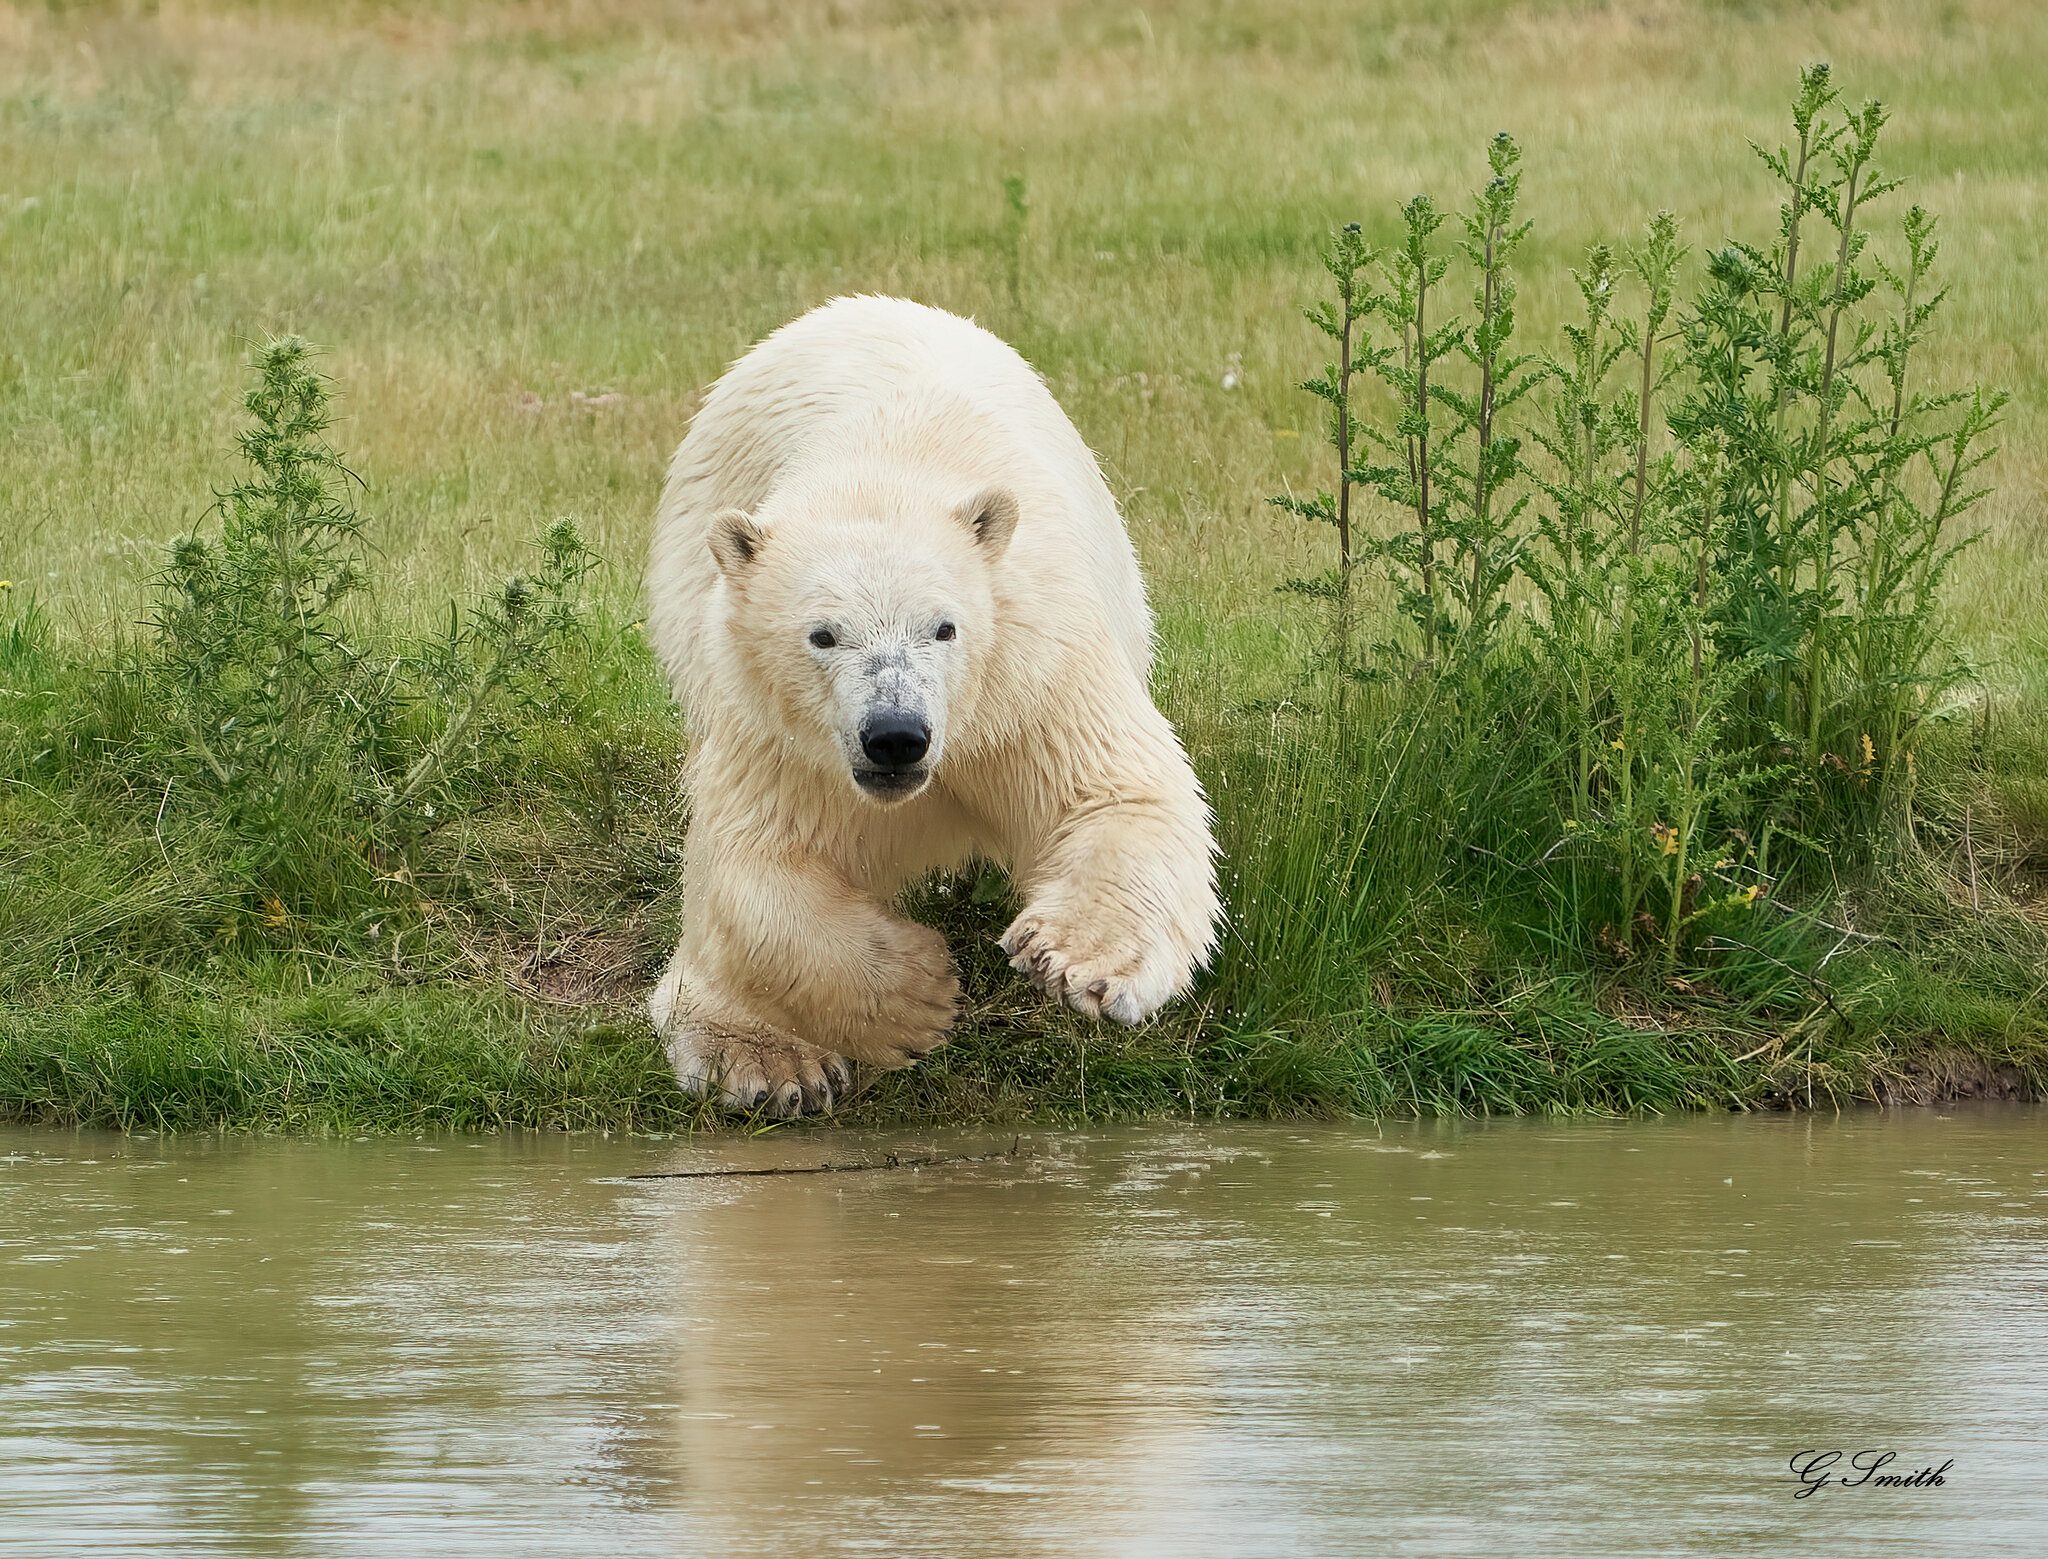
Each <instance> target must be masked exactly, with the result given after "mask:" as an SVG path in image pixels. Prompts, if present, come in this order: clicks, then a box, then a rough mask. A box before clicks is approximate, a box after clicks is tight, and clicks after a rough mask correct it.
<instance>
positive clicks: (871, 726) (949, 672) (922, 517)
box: [710, 488, 1017, 805]
mask: <svg viewBox="0 0 2048 1559" xmlns="http://www.w3.org/2000/svg"><path fill="white" fill-rule="evenodd" d="M892 497H893V495H892ZM1016 526H1017V500H1016V498H1015V497H1014V496H1013V495H1012V494H1011V493H1010V492H1008V491H1007V490H1005V489H1003V488H988V489H985V490H983V491H981V492H978V493H975V494H974V495H972V496H971V497H968V498H965V499H954V500H951V501H948V500H946V499H939V500H936V501H933V500H931V499H929V498H928V497H927V498H926V499H925V500H924V501H917V500H915V499H911V500H907V501H906V500H897V501H889V502H886V503H878V502H876V501H875V497H874V495H873V494H872V493H868V494H865V495H858V494H854V493H851V492H843V493H840V494H831V495H821V494H819V493H817V492H809V493H804V494H800V495H796V494H791V495H771V496H770V497H769V498H768V499H767V500H766V501H764V502H763V504H762V506H761V508H760V509H758V510H757V511H756V512H755V513H753V514H751V515H748V514H744V513H742V512H740V511H738V510H731V511H728V512H726V513H724V514H722V515H720V516H719V517H718V518H717V519H716V520H714V521H713V522H712V525H711V530H710V543H711V552H712V556H713V557H714V558H716V559H717V561H718V569H719V573H720V574H721V575H722V576H723V578H724V582H725V587H726V591H727V596H728V610H727V612H726V614H725V628H726V631H727V632H728V633H729V634H730V635H731V637H732V647H733V649H734V650H735V651H736V652H737V655H738V658H739V661H740V663H741V664H742V665H743V666H745V667H746V668H747V670H748V673H749V675H750V676H751V677H752V678H755V679H758V680H759V682H760V683H761V684H763V685H764V691H766V692H767V693H768V694H769V695H770V697H771V698H772V699H773V701H774V704H775V706H776V707H777V709H778V711H779V713H780V716H781V718H782V719H783V720H784V722H785V724H786V726H787V727H788V729H789V731H790V734H791V735H793V736H795V737H796V738H797V739H798V740H799V741H803V742H806V743H814V744H815V751H816V754H817V756H819V757H820V758H823V759H825V760H826V761H828V762H832V763H835V764H844V766H845V771H846V773H847V775H848V776H849V777H850V779H851V780H852V783H853V784H854V785H855V786H856V787H857V788H858V789H859V791H860V793H861V794H862V795H863V796H865V797H867V798H868V799H869V800H871V801H875V802H878V803H882V804H885V805H886V804H890V803H894V802H899V801H905V800H908V799H909V798H910V797H912V796H915V795H916V794H917V793H918V792H919V791H921V790H923V789H924V788H925V786H926V785H927V784H929V783H930V782H931V777H932V775H933V773H934V772H935V771H936V770H937V769H938V767H939V764H940V763H941V762H942V760H943V758H944V756H945V750H946V733H947V730H948V727H949V725H951V726H955V727H957V726H958V724H959V723H960V722H961V721H963V720H964V719H966V717H967V715H968V714H969V712H970V711H971V709H972V707H973V704H974V695H975V691H976V687H977V684H978V679H979V678H978V674H979V672H980V670H981V669H982V668H983V667H984V666H985V665H986V664H987V662H988V658H989V655H990V651H991V649H992V647H993V636H994V630H995V608H994V593H993V589H992V585H991V570H992V568H993V566H994V564H995V563H996V560H997V559H998V558H1000V557H1001V556H1002V553H1003V549H1004V548H1005V547H1006V546H1007V545H1008V544H1009V540H1010V536H1011V534H1012V532H1014V531H1015V529H1016Z"/></svg>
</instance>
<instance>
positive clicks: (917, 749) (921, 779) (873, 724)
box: [853, 709, 932, 801]
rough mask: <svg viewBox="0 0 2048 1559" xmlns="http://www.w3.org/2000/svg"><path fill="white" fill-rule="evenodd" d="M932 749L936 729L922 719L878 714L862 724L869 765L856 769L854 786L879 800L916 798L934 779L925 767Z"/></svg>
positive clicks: (895, 713)
mask: <svg viewBox="0 0 2048 1559" xmlns="http://www.w3.org/2000/svg"><path fill="white" fill-rule="evenodd" d="M931 746H932V728H931V726H930V725H929V724H927V723H926V722H925V719H924V717H923V716H922V715H918V714H914V713H912V712H911V711H910V710H907V709H878V710H875V711H873V712H872V713H870V714H869V715H868V717H867V718H866V719H865V720H863V721H862V722H861V726H860V750H861V755H862V757H863V758H864V759H865V760H866V761H865V762H856V763H855V764H854V765H853V782H854V783H855V784H856V785H858V786H860V788H861V789H862V790H863V791H865V792H866V793H867V794H868V795H870V796H873V797H875V798H876V799H878V800H888V801H901V800H903V799H905V798H906V797H909V796H913V795H915V794H916V793H917V792H918V791H920V790H922V789H924V786H925V782H926V781H927V780H928V779H930V778H931V770H930V769H929V768H928V767H926V764H925V756H926V754H927V753H929V752H930V751H931Z"/></svg>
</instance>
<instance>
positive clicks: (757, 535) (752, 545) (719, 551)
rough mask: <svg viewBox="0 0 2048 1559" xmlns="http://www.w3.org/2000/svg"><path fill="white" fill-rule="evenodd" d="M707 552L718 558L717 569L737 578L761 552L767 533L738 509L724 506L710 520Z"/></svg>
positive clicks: (733, 578)
mask: <svg viewBox="0 0 2048 1559" xmlns="http://www.w3.org/2000/svg"><path fill="white" fill-rule="evenodd" d="M709 539H710V542H711V555H712V556H713V557H714V558H716V559H718V571H719V572H720V573H721V574H723V575H725V577H726V578H727V579H730V580H733V581H735V582H737V581H738V580H739V579H740V577H741V576H742V575H744V574H745V573H746V572H747V570H748V569H749V568H751V567H753V564H754V559H756V558H758V557H759V556H760V555H761V548H762V545H763V544H764V543H765V542H766V541H767V539H768V538H767V537H765V536H763V535H762V534H761V527H760V526H758V525H756V524H755V523H754V522H753V519H752V518H751V517H750V516H749V515H747V514H746V513H744V512H743V511H741V510H739V509H727V510H726V511H725V513H723V514H721V515H719V516H718V518H717V519H715V520H713V521H712V522H711V535H710V538H709Z"/></svg>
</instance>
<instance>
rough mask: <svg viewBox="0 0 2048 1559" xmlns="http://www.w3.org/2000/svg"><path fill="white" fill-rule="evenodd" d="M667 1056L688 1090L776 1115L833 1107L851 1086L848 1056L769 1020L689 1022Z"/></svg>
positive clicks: (780, 1117) (782, 1117)
mask: <svg viewBox="0 0 2048 1559" xmlns="http://www.w3.org/2000/svg"><path fill="white" fill-rule="evenodd" d="M668 1058H669V1062H670V1064H671V1065H673V1066H674V1067H675V1070H676V1079H677V1081H679V1082H680V1083H681V1084H682V1085H683V1089H684V1091H685V1092H687V1093H696V1094H703V1095H705V1096H707V1097H710V1096H713V1095H715V1096H716V1097H717V1098H718V1100H719V1101H720V1102H721V1103H723V1104H725V1105H726V1106H728V1107H729V1108H731V1109H735V1110H744V1111H747V1112H749V1113H758V1114H762V1115H767V1116H770V1117H773V1118H774V1119H777V1120H786V1119H788V1118H789V1117H791V1116H794V1115H803V1114H808V1113H810V1112H812V1111H816V1110H829V1109H831V1108H832V1104H833V1101H834V1100H835V1099H841V1098H844V1097H845V1096H846V1095H847V1094H849V1093H850V1092H852V1090H853V1064H852V1063H851V1062H850V1061H848V1060H847V1059H846V1058H845V1057H844V1056H836V1055H833V1054H831V1053H830V1052H829V1051H824V1050H820V1049H818V1048H817V1047H816V1046H815V1045H807V1044H805V1043H804V1042H803V1041H802V1040H800V1039H796V1038H793V1037H791V1036H789V1035H787V1034H782V1033H779V1032H777V1031H776V1030H774V1029H771V1028H769V1027H767V1026H766V1025H765V1024H764V1025H761V1026H760V1027H758V1028H755V1027H745V1028H742V1027H738V1026H730V1027H729V1026H726V1025H722V1024H721V1025H717V1026H715V1027H711V1026H707V1027H702V1028H699V1027H686V1028H685V1029H684V1030H683V1031H682V1032H680V1033H678V1034H676V1035H675V1036H674V1037H672V1038H671V1039H670V1040H669V1042H668Z"/></svg>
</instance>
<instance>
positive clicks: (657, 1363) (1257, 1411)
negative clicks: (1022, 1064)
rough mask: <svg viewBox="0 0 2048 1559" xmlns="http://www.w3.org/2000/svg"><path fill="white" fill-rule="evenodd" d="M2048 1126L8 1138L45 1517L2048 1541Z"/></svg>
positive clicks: (136, 1544) (2, 1367)
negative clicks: (1813, 1467) (1020, 1154)
mask: <svg viewBox="0 0 2048 1559" xmlns="http://www.w3.org/2000/svg"><path fill="white" fill-rule="evenodd" d="M2044 1127H2048V1114H2043V1113H2040V1112H2029V1111H2024V1110H2018V1109H2007V1110H1999V1111H1983V1112H1961V1111H1957V1112H1951V1113H1947V1114H1941V1115H1935V1114H1891V1115H1878V1114H1864V1115H1855V1116H1849V1117H1845V1118H1841V1119H1830V1118H1819V1119H1812V1118H1761V1119H1745V1118H1706V1119H1680V1120H1669V1121H1650V1122H1569V1123H1553V1122H1537V1123H1527V1122H1510V1123H1504V1124H1480V1123H1464V1124H1449V1125H1421V1126H1400V1127H1393V1126H1390V1127H1387V1128H1385V1129H1376V1128H1373V1127H1369V1126H1330V1127H1321V1126H1318V1127H1299V1126H1242V1127H1237V1126H1232V1127H1203V1128H1154V1129H1143V1130H1130V1131H1117V1132H1103V1133H1091V1134H1085V1135H1076V1136H1056V1135H1033V1136H1027V1137H1026V1139H1025V1147H1026V1149H1027V1150H1029V1151H1032V1152H1034V1153H1035V1154H1036V1155H1037V1156H1036V1157H1032V1158H1029V1159H1023V1160H1018V1161H998V1162H987V1163H978V1164H961V1165H954V1166H951V1167H943V1168H936V1169H925V1170H921V1171H916V1172H911V1171H906V1170H898V1171H890V1172H882V1173H873V1174H861V1175H833V1176H826V1175H813V1176H791V1177H782V1178H756V1179H713V1180H645V1181H630V1180H626V1179H624V1178H622V1177H624V1176H625V1175H627V1174H631V1173H635V1172H644V1171H651V1170H661V1169H675V1168H687V1167H706V1166H710V1165H716V1164H752V1165H765V1164H770V1163H807V1162H815V1161H816V1160H817V1159H819V1158H820V1157H822V1156H826V1155H830V1156H832V1157H835V1158H855V1157H867V1156H871V1155H874V1154H878V1153H880V1152H882V1151H885V1150H887V1149H890V1148H894V1149H897V1150H899V1151H911V1150H913V1149H915V1150H923V1151H929V1150H931V1149H932V1148H934V1147H936V1148H938V1149H939V1150H942V1151H955V1152H958V1151H970V1150H973V1149H975V1148H985V1147H987V1146H988V1145H989V1142H988V1139H986V1138H973V1137H931V1136H925V1137H916V1138H896V1139H890V1140H888V1141H882V1140H880V1139H873V1138H855V1137H848V1136H844V1135H828V1136H820V1135H808V1136H794V1135H785V1136H780V1137H775V1138H771V1139H768V1140H765V1141H764V1140H753V1141H748V1140H718V1141H698V1142H693V1143H660V1142H609V1141H602V1140H587V1139H563V1138H538V1137H533V1138H512V1139H503V1140H487V1141H469V1140H464V1139H446V1138H444V1139H435V1140H431V1141H426V1142H410V1141H408V1142H396V1143H393V1142H361V1143H310V1142H218V1141H211V1140H208V1141H196V1142H195V1141H175V1140H172V1141H167V1140H147V1139H122V1138H118V1137H106V1136H79V1135H72V1134H52V1133H45V1132H31V1131H10V1132H0V1549H5V1550H7V1551H9V1552H21V1553H35V1554H39V1555H40V1554H52V1553H67V1552H75V1551H88V1552H97V1551H122V1550H127V1551H143V1550H152V1551H175V1552H178V1553H185V1554H197V1553H218V1552H226V1553H260V1554H298V1553H307V1554H311V1553H318V1554H323V1555H325V1554H350V1553H369V1552H379V1553H383V1552H404V1553H441V1552H446V1553H464V1554H479V1553H481V1554H522V1553H536V1554H539V1553H563V1552H568V1551H572V1550H574V1549H577V1548H582V1547H591V1548H594V1549H595V1550H596V1551H599V1552H625V1551H629V1550H630V1551H637V1552H646V1553H655V1554H669V1553H676V1554H695V1553H748V1552H774V1553H778V1554H797V1555H802V1554H814V1553H815V1554H829V1553H839V1552H869V1553H879V1554H891V1555H894V1554H913V1553H930V1554H946V1555H954V1554H1005V1555H1008V1554H1018V1555H1029V1554H1046V1555H1069V1554H1152V1553H1157V1554H1183V1553H1232V1554H1235V1553H1250V1554H1287V1555H1296V1554H1357V1553H1366V1552H1388V1551H1394V1552H1412V1553H1444V1554H1466V1553H1470V1552H1472V1551H1474V1550H1475V1549H1477V1548H1481V1547H1496V1546H1499V1547H1503V1548H1504V1549H1507V1550H1508V1551H1513V1552H1516V1553H1530V1552H1549V1553H1560V1554H1594V1553H1630V1554H1637V1553H1651V1552H1660V1551H1702V1552H1714V1553H1734V1552H1770V1553H1778V1552H1783V1551H1787V1550H1792V1551H1797V1550H1800V1549H1811V1550H1814V1551H1820V1550H1829V1551H1837V1552H1840V1551H1856V1552H1885V1551H1896V1552H1900V1553H1909V1552H1910V1553H1926V1552H1931V1551H1948V1552H1959V1553H1961V1552H1968V1553H1986V1552H1998V1551H2006V1552H2013V1553H2040V1552H2043V1551H2048V1486H2044V1483H2043V1478H2044V1475H2048V1130H2044ZM1827 1449H1835V1450H1840V1451H1842V1452H1844V1453H1845V1455H1846V1454H1847V1453H1853V1452H1858V1451H1878V1452H1882V1451H1885V1450H1891V1451H1895V1452H1896V1453H1897V1458H1898V1459H1897V1461H1896V1462H1895V1463H1893V1464H1891V1466H1890V1467H1888V1468H1887V1469H1886V1472H1887V1474H1891V1473H1899V1472H1911V1471H1913V1470H1915V1469H1918V1468H1920V1467H1923V1466H1928V1465H1934V1466H1940V1465H1942V1464H1944V1463H1947V1464H1949V1465H1948V1470H1947V1472H1946V1473H1945V1474H1944V1481H1943V1485H1942V1486H1941V1487H1938V1488H1937V1487H1922V1488H1914V1489H1900V1488H1879V1487H1877V1486H1875V1485H1874V1484H1868V1485H1864V1486H1861V1487H1854V1488H1850V1487H1843V1486H1842V1483H1841V1477H1842V1476H1843V1475H1846V1476H1847V1477H1850V1478H1853V1477H1856V1476H1858V1475H1857V1474H1856V1473H1854V1472H1852V1471H1850V1470H1849V1469H1848V1467H1847V1466H1846V1464H1844V1465H1843V1466H1842V1467H1841V1468H1840V1469H1838V1473H1837V1480H1836V1481H1835V1482H1834V1483H1831V1484H1830V1485H1829V1486H1826V1487H1823V1488H1821V1489H1819V1490H1818V1491H1817V1492H1816V1493H1815V1494H1814V1495H1812V1496H1811V1497H1809V1498H1805V1499H1794V1498H1793V1494H1794V1492H1795V1491H1796V1490H1797V1489H1798V1488H1799V1487H1800V1484H1799V1482H1798V1480H1797V1479H1796V1478H1794V1477H1793V1475H1792V1474H1791V1472H1790V1471H1789V1470H1788V1459H1789V1458H1791V1457H1792V1456H1793V1455H1794V1454H1795V1453H1798V1452H1801V1451H1810V1450H1827Z"/></svg>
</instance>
